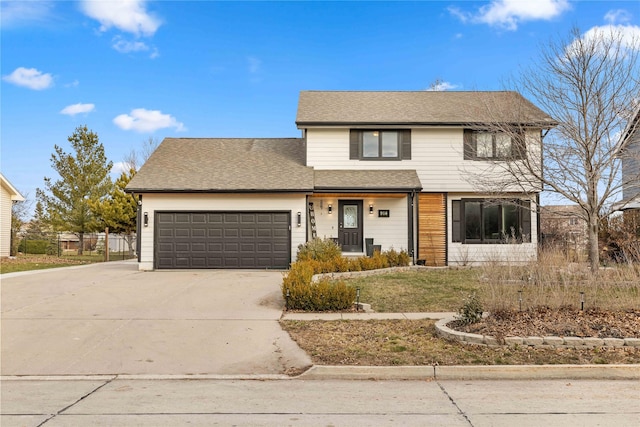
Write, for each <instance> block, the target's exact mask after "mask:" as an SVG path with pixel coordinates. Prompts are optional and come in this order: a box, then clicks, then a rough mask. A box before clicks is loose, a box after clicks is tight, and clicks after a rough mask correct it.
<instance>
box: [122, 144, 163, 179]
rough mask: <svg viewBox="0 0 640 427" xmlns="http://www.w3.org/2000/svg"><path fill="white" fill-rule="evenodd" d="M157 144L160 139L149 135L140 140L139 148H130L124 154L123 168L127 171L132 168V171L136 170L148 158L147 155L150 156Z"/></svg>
mask: <svg viewBox="0 0 640 427" xmlns="http://www.w3.org/2000/svg"><path fill="white" fill-rule="evenodd" d="M159 144H160V141H158V139H157V138H154V137H152V136H150V137H148V138H147V139H146V140H144V141H142V146H141V147H140V149H139V150H136V149H134V148H132V149H131V151H130V152H129V154H127V155H126V156H124V159H123V163H124V166H125V170H126V171H129V170H131V169H133V170H134V171H138V170H139V169H140V168H141V167H142V165H143V164H144V163H145V162H146V161H147V160H149V157H151V154H153V152H154V151H155V150H156V148H158V145H159Z"/></svg>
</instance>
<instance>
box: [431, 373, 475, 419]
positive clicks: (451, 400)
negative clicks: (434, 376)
mask: <svg viewBox="0 0 640 427" xmlns="http://www.w3.org/2000/svg"><path fill="white" fill-rule="evenodd" d="M436 384H438V387H440V390H442V392H443V393H444V395H445V396H447V399H449V401H450V402H451V404H452V405H453V406H454V407H455V408H456V409H457V410H458V413H459V414H460V415H462V417H463V418H464V419H465V420H466V421H467V422H468V423H469V425H470V426H471V427H473V423H472V422H471V420H470V419H469V417H467V414H465V413H464V411H463V410H462V408H460V407H459V406H458V404H457V403H456V401H455V400H453V398H452V397H451V396H450V395H449V393H448V392H447V390H445V388H444V387H443V385H442V384H440V381H436Z"/></svg>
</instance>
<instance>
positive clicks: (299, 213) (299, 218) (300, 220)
mask: <svg viewBox="0 0 640 427" xmlns="http://www.w3.org/2000/svg"><path fill="white" fill-rule="evenodd" d="M301 225H302V212H298V227H300V226H301Z"/></svg>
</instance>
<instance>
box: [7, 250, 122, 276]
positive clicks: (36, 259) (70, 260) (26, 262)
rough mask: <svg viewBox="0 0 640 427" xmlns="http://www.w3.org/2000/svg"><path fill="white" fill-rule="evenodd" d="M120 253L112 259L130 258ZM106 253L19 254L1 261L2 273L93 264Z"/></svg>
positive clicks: (112, 256)
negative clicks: (58, 255) (59, 255)
mask: <svg viewBox="0 0 640 427" xmlns="http://www.w3.org/2000/svg"><path fill="white" fill-rule="evenodd" d="M128 258H129V257H122V256H121V255H120V254H111V255H110V256H109V260H110V261H116V260H122V259H128ZM103 261H104V255H99V254H95V253H94V254H91V255H64V256H61V257H57V256H52V255H19V256H17V257H15V258H7V259H3V260H2V261H0V274H3V273H15V272H18V271H30V270H44V269H48V268H59V267H69V266H72V265H82V264H92V263H96V262H103Z"/></svg>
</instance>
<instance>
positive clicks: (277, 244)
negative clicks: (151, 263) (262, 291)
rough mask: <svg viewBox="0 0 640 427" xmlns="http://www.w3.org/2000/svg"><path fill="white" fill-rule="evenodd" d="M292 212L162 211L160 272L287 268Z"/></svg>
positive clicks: (158, 230)
mask: <svg viewBox="0 0 640 427" xmlns="http://www.w3.org/2000/svg"><path fill="white" fill-rule="evenodd" d="M290 218H291V216H290V213H288V212H158V213H156V242H155V247H156V256H155V258H156V268H288V266H289V263H290V261H291V236H290V234H291V231H290V227H289V225H290Z"/></svg>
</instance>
